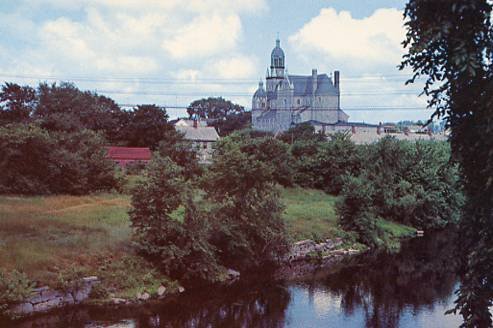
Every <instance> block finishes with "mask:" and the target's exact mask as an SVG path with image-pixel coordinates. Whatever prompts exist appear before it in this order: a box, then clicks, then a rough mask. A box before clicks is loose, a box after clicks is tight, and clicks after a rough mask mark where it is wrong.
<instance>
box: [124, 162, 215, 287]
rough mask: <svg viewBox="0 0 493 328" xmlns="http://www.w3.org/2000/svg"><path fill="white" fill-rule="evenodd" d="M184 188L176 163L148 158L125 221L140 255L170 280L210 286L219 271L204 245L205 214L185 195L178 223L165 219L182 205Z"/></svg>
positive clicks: (206, 241)
mask: <svg viewBox="0 0 493 328" xmlns="http://www.w3.org/2000/svg"><path fill="white" fill-rule="evenodd" d="M187 188H188V186H187V184H186V182H185V179H184V178H183V176H182V169H181V168H180V167H179V166H178V165H176V164H175V163H174V162H173V161H171V160H170V159H169V158H166V157H160V156H156V157H155V158H153V160H152V161H151V162H150V163H149V165H148V167H147V169H146V171H145V175H144V179H143V180H142V181H141V182H139V183H138V184H137V186H136V187H135V188H134V189H133V193H132V205H133V209H132V210H131V211H130V219H131V221H132V227H133V228H134V229H135V237H136V242H137V243H136V245H137V248H138V250H139V251H140V253H141V254H143V255H144V256H145V257H146V258H148V259H149V260H150V261H152V262H154V263H156V264H157V266H158V267H159V268H160V269H161V270H163V271H164V272H166V273H167V274H169V275H170V276H171V277H173V278H178V279H182V280H185V281H192V280H205V281H210V282H213V281H215V280H217V278H218V277H219V271H220V270H221V267H220V266H219V264H218V263H217V262H216V257H215V251H214V248H213V247H212V245H210V244H209V243H208V233H209V230H208V225H207V222H208V219H207V214H205V213H204V212H202V211H200V210H198V209H197V208H196V207H195V206H194V205H193V204H191V203H189V202H192V203H193V201H192V200H191V197H187V199H188V201H189V202H187V203H186V208H185V217H184V220H183V221H179V220H176V219H174V218H173V217H172V216H171V214H172V212H173V211H175V210H176V209H177V208H178V207H179V206H180V205H181V204H183V203H185V202H184V200H185V197H186V193H187Z"/></svg>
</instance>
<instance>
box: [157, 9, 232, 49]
mask: <svg viewBox="0 0 493 328" xmlns="http://www.w3.org/2000/svg"><path fill="white" fill-rule="evenodd" d="M240 30H241V21H240V18H239V17H238V16H237V15H230V16H227V17H223V16H219V15H214V16H212V17H209V16H199V17H197V18H196V19H195V20H194V21H192V22H191V23H190V24H188V25H185V26H184V27H183V28H181V29H179V30H178V31H177V33H175V35H174V36H173V37H172V38H171V39H168V40H164V41H163V44H162V45H163V48H164V49H165V50H166V51H167V52H168V53H169V54H170V55H171V56H172V57H173V58H176V59H181V58H190V57H195V58H197V57H199V58H200V57H208V56H211V55H215V54H217V53H220V52H223V51H228V50H231V49H233V48H234V46H235V45H236V42H237V40H238V37H239V33H240Z"/></svg>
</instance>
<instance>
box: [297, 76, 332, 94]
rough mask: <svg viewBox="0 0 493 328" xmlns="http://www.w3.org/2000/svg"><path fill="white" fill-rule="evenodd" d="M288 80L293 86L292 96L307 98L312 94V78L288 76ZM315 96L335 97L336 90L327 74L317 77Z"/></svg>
mask: <svg viewBox="0 0 493 328" xmlns="http://www.w3.org/2000/svg"><path fill="white" fill-rule="evenodd" d="M288 77H289V80H290V81H291V83H293V85H294V96H297V97H299V96H307V95H311V94H312V88H313V83H312V76H311V75H308V76H303V75H289V76H288ZM315 94H316V95H320V96H335V95H337V89H336V88H335V87H334V84H333V83H332V79H331V78H330V77H328V76H327V74H319V75H317V90H315Z"/></svg>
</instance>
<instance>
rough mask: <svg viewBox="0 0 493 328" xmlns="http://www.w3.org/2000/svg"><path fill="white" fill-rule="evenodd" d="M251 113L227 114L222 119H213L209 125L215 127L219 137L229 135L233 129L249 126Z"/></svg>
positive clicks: (242, 128) (237, 129)
mask: <svg viewBox="0 0 493 328" xmlns="http://www.w3.org/2000/svg"><path fill="white" fill-rule="evenodd" d="M251 122H252V113H251V112H239V113H233V114H228V115H226V116H225V117H224V118H222V119H217V120H214V121H213V122H212V123H211V126H213V127H215V128H216V130H217V132H218V133H219V135H220V136H221V137H224V136H227V135H230V134H231V133H233V132H234V131H239V130H244V129H248V128H250V127H251Z"/></svg>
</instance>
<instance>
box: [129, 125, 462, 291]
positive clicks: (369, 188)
mask: <svg viewBox="0 0 493 328" xmlns="http://www.w3.org/2000/svg"><path fill="white" fill-rule="evenodd" d="M164 155H165V154H163V153H161V156H159V157H156V158H155V159H154V160H153V161H152V163H151V164H150V165H149V166H148V168H147V170H146V171H145V173H144V179H143V180H142V182H141V183H140V184H139V185H138V186H137V188H136V189H135V190H134V192H133V197H132V204H133V210H132V211H131V220H132V225H133V227H134V228H135V231H136V241H137V245H138V248H139V250H140V251H141V253H142V254H143V255H144V256H146V257H147V258H149V259H150V260H151V261H154V262H155V263H156V264H157V265H158V266H159V267H160V268H161V269H162V270H164V271H165V272H166V273H167V274H169V275H171V276H172V277H175V278H177V279H180V280H181V281H188V282H193V281H195V282H197V281H201V280H206V281H217V280H220V279H221V276H224V273H225V270H226V268H235V269H240V270H245V269H246V270H248V269H252V268H256V267H259V266H263V265H264V264H266V263H269V262H270V263H271V262H276V260H277V259H279V258H280V257H281V256H282V255H283V254H284V252H285V251H286V249H287V248H286V247H287V243H288V241H287V235H286V232H285V227H284V223H283V221H282V219H281V213H282V211H283V208H282V206H281V203H280V199H279V193H278V191H277V188H276V186H278V185H282V186H293V185H301V186H304V187H310V188H318V189H322V190H325V191H326V192H330V193H332V194H339V195H340V199H339V203H338V206H337V210H338V213H339V216H340V223H341V225H342V226H343V227H344V228H345V229H346V230H349V231H354V232H355V233H356V235H357V237H358V239H359V241H361V242H364V243H366V244H368V245H371V246H385V245H382V244H383V243H384V241H383V240H384V237H385V236H384V235H383V231H379V228H378V224H377V222H378V220H379V219H380V218H383V219H387V220H392V221H394V222H400V223H404V224H407V225H411V226H414V227H417V228H422V229H435V228H441V227H443V226H445V225H447V224H454V223H455V222H456V221H457V219H458V216H459V213H460V206H461V204H462V201H463V199H462V198H463V197H462V193H461V190H460V185H459V183H458V172H457V167H456V166H455V165H454V164H453V163H452V162H451V160H450V149H449V145H448V144H447V143H445V142H429V141H426V142H424V141H423V142H414V143H413V142H406V141H398V140H395V139H393V138H391V137H388V138H384V139H382V140H381V141H379V142H378V143H375V144H371V145H365V146H357V145H355V144H354V143H352V142H351V140H350V138H349V136H348V135H345V134H336V135H334V136H332V137H330V138H329V139H327V138H326V137H325V136H323V135H321V134H318V133H315V131H314V129H313V127H311V126H309V125H299V126H297V127H295V128H293V129H291V130H289V131H287V132H286V133H283V134H282V135H280V136H277V137H274V136H272V135H270V134H266V133H260V132H255V131H251V130H243V131H239V132H235V133H233V134H231V135H229V136H228V137H225V138H223V139H222V140H221V141H220V142H218V144H217V147H216V152H215V157H214V159H213V163H212V164H211V165H210V166H209V167H207V168H206V169H205V170H204V171H202V172H201V173H200V174H197V175H194V176H193V178H192V179H190V178H188V177H187V176H186V174H184V172H186V171H187V170H186V167H184V166H183V164H180V163H177V162H176V161H175V160H173V159H172V158H168V157H166V156H164Z"/></svg>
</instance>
